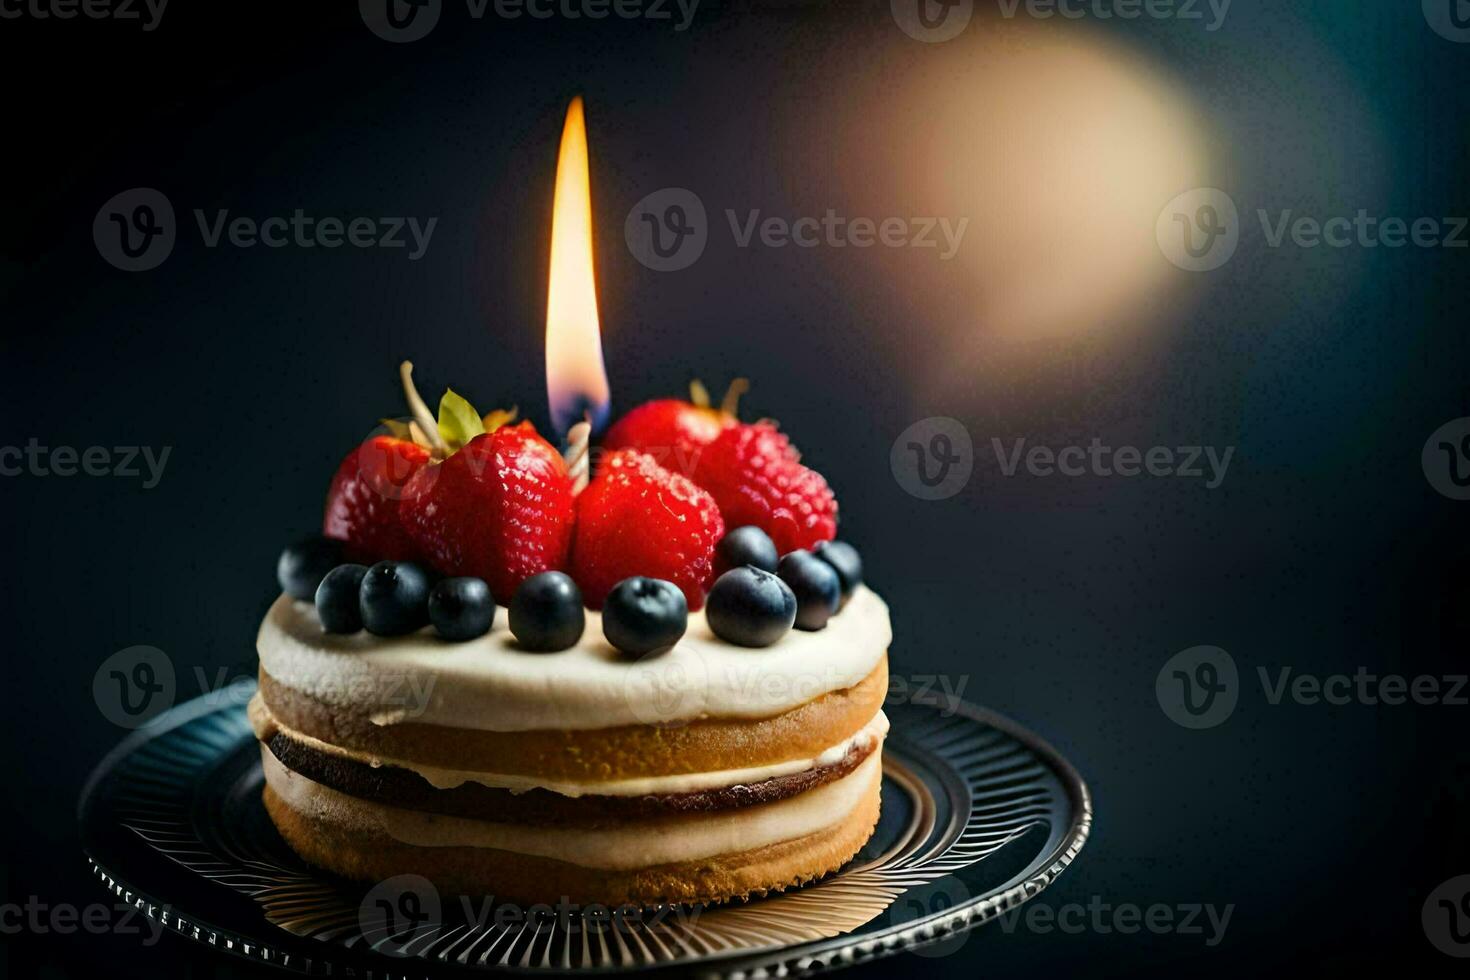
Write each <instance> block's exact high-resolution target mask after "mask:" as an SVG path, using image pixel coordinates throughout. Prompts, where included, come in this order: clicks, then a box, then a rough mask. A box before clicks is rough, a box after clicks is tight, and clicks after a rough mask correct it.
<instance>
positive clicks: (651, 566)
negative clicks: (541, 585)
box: [572, 449, 725, 609]
mask: <svg viewBox="0 0 1470 980" xmlns="http://www.w3.org/2000/svg"><path fill="white" fill-rule="evenodd" d="M724 533H725V523H724V521H723V520H721V518H720V510H719V507H718V506H717V505H716V504H715V501H714V498H713V497H711V496H710V495H709V494H708V493H706V492H705V491H703V490H701V489H700V488H699V487H698V486H696V485H695V484H694V483H693V482H692V481H690V480H689V479H688V478H687V477H683V476H680V475H679V474H677V473H671V472H669V471H668V470H666V469H664V468H663V467H662V466H660V465H658V463H657V462H655V461H654V458H653V457H652V456H649V455H648V454H646V453H640V452H637V451H635V450H631V449H622V450H618V451H617V452H614V453H612V454H610V455H609V456H607V457H606V458H605V459H603V461H602V464H601V466H600V467H599V469H598V473H597V477H596V479H594V480H593V481H592V482H591V483H589V484H588V485H587V489H585V490H583V491H582V494H581V496H579V497H578V498H577V527H576V532H575V534H574V537H573V541H572V578H574V579H576V581H577V585H578V586H579V587H580V588H581V589H582V597H583V599H585V601H586V602H587V605H588V606H590V607H591V608H593V609H601V608H602V604H603V600H605V599H606V598H607V594H608V593H609V592H610V591H612V587H613V586H615V585H617V584H618V583H619V582H621V581H622V580H623V579H625V578H628V577H630V576H633V575H644V576H647V577H649V578H659V579H665V580H667V581H669V582H672V583H674V584H675V585H677V586H678V587H679V589H680V591H682V592H683V593H684V598H685V600H686V601H687V602H688V603H689V608H690V609H700V608H702V607H703V606H704V594H705V592H706V591H707V590H708V589H709V587H710V584H711V583H712V582H713V581H714V577H715V565H714V553H715V545H716V544H718V543H719V540H720V538H721V537H723V536H724Z"/></svg>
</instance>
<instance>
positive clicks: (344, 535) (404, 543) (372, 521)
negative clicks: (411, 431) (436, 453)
mask: <svg viewBox="0 0 1470 980" xmlns="http://www.w3.org/2000/svg"><path fill="white" fill-rule="evenodd" d="M428 462H429V450H427V449H425V448H424V447H423V446H419V445H416V444H415V443H413V442H411V441H410V440H407V439H398V438H395V437H393V436H388V435H382V436H373V437H372V438H370V439H367V440H366V441H364V442H363V443H362V445H360V446H358V447H357V448H356V449H354V450H352V452H350V453H348V454H347V458H346V459H344V460H342V464H341V465H340V466H338V467H337V474H336V476H334V477H332V485H331V487H330V488H329V489H328V490H327V507H326V511H325V513H324V514H323V515H322V534H324V535H326V536H327V537H329V538H335V539H337V540H339V541H341V542H342V543H343V553H344V555H345V556H346V557H347V558H348V559H349V560H352V561H365V562H375V561H382V560H384V559H394V560H398V561H403V560H407V559H410V558H412V557H413V555H414V550H413V549H414V545H413V539H412V538H410V537H409V536H408V533H407V532H406V531H404V529H403V525H402V523H401V522H400V521H399V517H398V506H399V501H400V500H401V499H402V498H403V495H404V491H405V488H406V487H407V485H408V482H409V480H410V479H411V478H412V477H413V475H414V474H415V473H417V472H418V471H419V470H420V469H421V468H422V467H423V466H424V465H425V464H426V463H428Z"/></svg>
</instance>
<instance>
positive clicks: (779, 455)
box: [695, 422, 837, 555]
mask: <svg viewBox="0 0 1470 980" xmlns="http://www.w3.org/2000/svg"><path fill="white" fill-rule="evenodd" d="M695 479H696V480H698V481H699V484H700V486H702V487H704V488H705V489H706V490H708V491H709V492H710V494H711V495H712V496H713V497H714V498H715V500H716V501H717V502H718V503H719V505H720V514H721V516H723V517H724V519H725V523H726V524H728V525H729V526H730V527H742V526H744V525H746V524H754V525H755V526H756V527H759V528H760V529H761V530H763V531H765V532H766V533H767V534H769V535H770V536H771V540H772V541H774V542H775V543H776V550H777V551H778V552H780V553H781V554H783V555H784V554H787V553H789V552H792V551H797V550H798V549H803V548H811V547H812V546H813V545H815V544H817V543H818V542H820V541H830V540H832V539H833V538H834V537H836V536H837V499H836V498H835V497H833V496H832V489H831V488H830V487H829V486H827V481H826V480H825V479H823V478H822V474H820V473H818V472H817V471H816V470H812V469H808V468H807V467H805V466H803V465H802V464H801V456H800V454H799V453H797V451H796V449H795V448H794V447H793V446H792V445H791V442H790V440H788V439H787V438H786V436H785V435H783V434H782V433H781V432H780V430H778V429H777V428H776V426H775V424H774V423H771V422H756V423H754V424H752V425H740V426H736V427H734V428H731V429H727V430H725V431H724V432H722V433H721V434H720V437H719V438H718V439H716V440H715V441H714V442H712V443H710V445H709V446H708V447H707V448H706V449H705V451H704V455H703V456H702V457H701V458H700V461H699V469H698V472H697V473H696V474H695Z"/></svg>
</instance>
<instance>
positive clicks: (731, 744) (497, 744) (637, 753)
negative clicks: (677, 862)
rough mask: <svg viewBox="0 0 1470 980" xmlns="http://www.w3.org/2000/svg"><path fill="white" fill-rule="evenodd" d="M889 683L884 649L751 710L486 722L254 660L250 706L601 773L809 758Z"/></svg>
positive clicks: (866, 711)
mask: <svg viewBox="0 0 1470 980" xmlns="http://www.w3.org/2000/svg"><path fill="white" fill-rule="evenodd" d="M887 692H888V658H887V656H886V655H885V656H884V657H883V658H882V659H881V660H880V661H879V662H878V666H877V667H875V668H874V669H873V671H872V673H870V674H869V675H868V676H867V677H865V678H864V679H863V680H862V681H860V682H859V683H857V684H855V685H853V686H852V687H849V688H845V689H843V690H840V691H833V692H831V693H829V694H824V695H822V696H821V697H818V698H815V699H813V700H811V701H808V702H806V703H805V704H803V705H801V706H800V707H797V708H794V709H792V710H791V711H788V712H785V713H784V714H780V715H776V716H775V717H773V718H763V719H757V720H748V719H721V718H707V719H701V720H698V721H693V722H690V723H688V724H681V725H629V726H624V727H620V728H603V729H592V730H585V731H526V732H492V731H482V730H471V729H462V728H444V727H441V726H436V725H426V724H421V723H418V722H412V721H406V722H401V723H399V724H394V725H379V724H374V723H373V722H372V721H370V720H369V719H367V718H365V717H361V716H356V715H352V714H349V713H347V712H343V711H341V710H340V709H337V708H333V707H331V706H329V705H326V704H324V703H322V702H320V701H316V700H314V699H313V698H311V697H309V696H308V695H305V694H302V693H301V692H298V691H295V690H293V689H291V688H287V687H284V686H283V685H281V684H278V683H277V682H276V681H275V679H274V678H272V677H271V676H270V674H269V673H267V672H266V670H265V668H264V667H262V668H261V671H260V697H261V698H262V700H263V702H264V704H265V706H266V707H267V708H268V709H269V711H268V712H267V713H265V714H264V715H263V716H262V714H261V713H260V712H255V713H253V715H254V716H253V718H252V720H253V721H254V722H255V723H256V727H257V735H259V736H260V737H261V738H262V740H267V741H268V740H269V738H270V736H271V735H272V734H274V733H273V731H272V730H271V727H270V726H271V722H272V720H273V719H278V720H279V721H280V723H281V724H282V725H284V726H286V727H288V728H290V729H292V730H294V731H297V732H300V733H302V734H305V735H308V736H311V737H312V738H316V739H319V740H321V741H323V742H327V743H329V744H331V745H335V746H339V747H342V748H346V749H350V750H353V751H356V752H361V753H365V754H368V755H372V756H375V757H378V758H385V759H393V760H398V761H402V762H413V763H419V764H422V765H427V766H441V767H444V768H449V769H467V770H476V771H481V772H495V773H502V774H505V775H522V776H537V777H541V778H544V779H548V780H568V781H578V782H602V781H608V780H617V779H636V778H642V777H649V776H668V775H682V774H685V773H703V772H716V771H723V770H728V769H743V768H749V767H756V766H763V765H771V764H774V763H778V762H787V761H790V760H793V759H811V758H815V757H817V756H818V755H820V754H821V753H822V752H823V751H825V750H827V749H829V748H831V747H832V746H834V745H837V744H838V743H840V742H842V741H843V740H844V739H846V738H849V737H851V736H852V735H854V734H856V733H857V732H858V731H860V730H861V729H862V728H863V726H865V725H867V724H868V722H870V721H871V720H872V719H873V716H874V715H876V714H877V713H878V711H879V709H880V708H882V706H883V699H884V697H885V696H886V694H887Z"/></svg>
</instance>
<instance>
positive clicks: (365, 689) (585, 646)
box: [256, 588, 892, 732]
mask: <svg viewBox="0 0 1470 980" xmlns="http://www.w3.org/2000/svg"><path fill="white" fill-rule="evenodd" d="M891 639H892V628H891V626H890V625H889V620H888V607H887V606H886V605H885V604H884V602H883V600H882V599H880V598H879V597H878V596H877V594H876V593H874V592H872V591H871V590H869V589H866V588H859V589H858V591H857V592H856V593H854V595H853V596H852V598H851V600H850V601H849V602H848V603H847V605H846V606H845V607H844V608H843V610H842V612H841V613H840V614H839V615H837V616H834V617H832V619H831V620H830V621H829V622H828V625H827V628H826V629H824V630H820V631H818V632H815V633H807V632H802V631H800V630H793V631H791V632H790V633H788V634H787V635H786V636H785V637H783V638H782V639H781V640H780V641H779V642H778V643H776V644H775V645H774V646H771V647H767V648H764V649H759V650H752V649H746V648H744V647H737V646H734V645H733V644H730V643H726V642H725V641H723V640H721V639H719V638H718V637H716V636H715V635H714V633H713V632H712V631H711V630H710V628H709V623H708V622H707V621H706V620H705V617H704V614H703V612H697V613H691V614H690V615H689V629H688V631H687V632H686V633H685V634H684V638H683V639H681V640H680V641H679V642H678V644H676V645H675V646H674V648H673V649H671V650H669V651H667V652H665V653H662V654H659V655H656V656H653V657H649V658H646V659H644V660H640V661H636V662H635V661H631V660H630V659H629V658H628V657H626V656H625V655H623V654H621V653H619V652H618V651H617V650H615V649H614V648H613V647H612V646H611V645H610V644H609V643H607V641H606V640H605V639H604V638H603V636H602V619H601V616H599V615H598V614H597V613H595V612H591V611H589V612H588V613H587V629H586V632H585V633H584V634H583V636H582V641H581V643H579V644H578V645H577V646H575V647H573V648H572V649H570V650H564V651H562V652H560V653H528V652H525V651H522V650H520V649H518V648H517V647H516V645H515V640H514V638H513V637H512V636H511V634H510V630H509V628H508V625H507V617H506V612H505V610H504V609H501V610H499V611H497V613H496V617H495V625H494V628H493V629H492V630H491V631H490V633H488V634H486V635H485V636H483V637H480V638H479V639H476V640H471V641H469V642H467V643H449V642H445V641H443V640H440V639H439V638H438V637H436V636H435V635H434V633H433V631H432V630H431V629H425V630H422V631H420V632H418V633H415V634H412V635H410V636H405V637H395V638H384V637H377V636H372V635H371V634H368V633H357V634H353V635H351V636H338V635H331V634H326V633H323V632H322V628H321V623H320V622H319V620H318V619H317V615H316V610H315V608H313V606H312V605H311V603H308V602H298V601H296V600H293V599H291V598H289V597H288V596H284V595H283V596H281V597H280V598H279V599H277V600H276V602H275V604H274V605H272V606H271V608H270V611H269V612H268V613H267V614H266V617H265V621H264V622H263V623H261V626H260V633H259V635H258V636H257V638H256V647H257V649H258V651H259V653H260V662H261V665H262V666H263V667H264V668H265V670H266V671H267V672H268V673H269V674H270V675H271V677H272V678H274V680H275V681H276V682H277V683H279V684H281V685H284V686H285V687H288V688H291V689H293V690H296V691H299V692H301V693H303V694H306V695H309V696H311V697H313V698H315V699H317V700H319V701H322V702H323V703H325V704H328V705H330V706H332V707H334V708H338V709H342V710H348V711H352V712H354V713H359V714H366V715H368V716H369V717H371V718H372V720H373V721H374V722H376V723H378V724H382V725H391V724H396V723H399V722H404V721H417V722H422V723H424V724H431V725H441V726H444V727H448V728H464V729H476V730H483V731H501V732H515V731H533V730H538V729H562V730H588V729H597V728H612V727H616V726H620V725H649V724H677V723H683V722H689V721H693V720H696V719H699V718H737V719H755V718H769V717H772V716H774V715H778V714H781V713H783V712H786V711H790V710H792V709H793V708H797V707H799V706H801V705H802V704H805V703H806V702H807V701H810V700H812V699H813V698H816V697H820V696H821V695H823V694H828V693H830V692H832V691H838V690H842V689H844V688H848V687H852V686H853V685H854V684H857V683H858V682H859V681H861V680H862V679H863V678H865V677H867V676H868V675H869V674H870V673H872V671H873V669H874V668H875V667H876V666H877V665H878V662H879V661H880V660H881V659H882V657H883V655H884V653H885V652H886V651H887V649H888V645H889V642H890V640H891Z"/></svg>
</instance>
